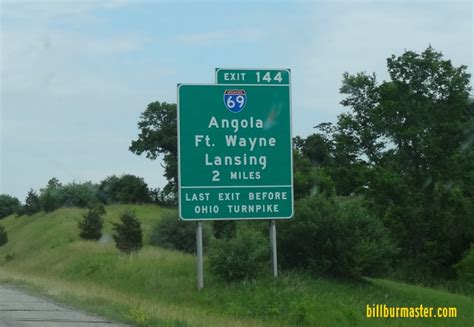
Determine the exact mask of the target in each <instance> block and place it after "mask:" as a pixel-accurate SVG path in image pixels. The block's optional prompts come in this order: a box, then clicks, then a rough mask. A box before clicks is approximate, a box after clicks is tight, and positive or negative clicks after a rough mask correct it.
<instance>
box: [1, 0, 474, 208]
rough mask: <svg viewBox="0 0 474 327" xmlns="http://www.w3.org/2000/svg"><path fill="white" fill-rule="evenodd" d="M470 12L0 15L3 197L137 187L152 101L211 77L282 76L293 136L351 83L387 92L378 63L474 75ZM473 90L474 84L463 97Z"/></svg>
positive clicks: (150, 7) (445, 7) (124, 4)
mask: <svg viewBox="0 0 474 327" xmlns="http://www.w3.org/2000/svg"><path fill="white" fill-rule="evenodd" d="M473 15H474V6H473V2H472V1H464V2H454V1H446V2H434V1H420V2H414V1H406V2H402V1H377V2H375V1H373V2H372V1H332V2H323V1H313V2H309V1H258V2H257V1H233V2H230V1H225V2H224V1H209V2H201V1H79V0H76V1H47V2H46V1H45V2H42V1H29V2H25V1H18V0H17V1H7V0H3V1H1V13H0V18H1V44H0V54H1V85H0V89H1V116H0V118H1V125H0V126H1V127H0V128H1V129H0V136H1V148H0V156H1V157H0V159H1V160H0V165H1V166H0V168H1V169H0V170H1V174H0V193H7V194H10V195H14V196H16V197H18V198H19V199H20V200H21V201H23V200H24V198H25V196H26V193H27V192H28V190H29V188H33V189H35V190H38V189H39V188H41V187H43V186H44V185H46V183H47V181H48V180H49V179H50V178H51V177H53V176H54V177H57V178H59V180H60V181H61V182H63V183H68V182H72V181H76V182H84V181H89V180H90V181H93V182H99V181H100V180H102V179H104V178H105V177H107V176H110V175H112V174H117V175H120V174H123V173H131V174H135V175H138V176H141V177H144V178H145V181H146V182H147V183H148V184H149V186H151V187H163V186H164V185H165V183H166V180H165V179H164V177H163V176H162V174H163V169H162V168H161V165H160V162H159V161H151V160H149V159H146V158H145V157H144V156H141V157H140V156H136V155H134V154H132V153H131V152H130V151H128V147H129V145H130V142H131V140H133V139H136V137H137V133H138V128H137V122H138V120H139V116H140V113H142V112H143V111H144V110H145V108H146V106H147V104H148V103H150V102H152V101H157V100H158V101H166V102H172V103H175V102H176V84H177V83H214V69H215V68H216V67H242V68H245V67H249V68H257V67H263V68H290V69H291V72H292V99H293V103H292V107H293V133H294V135H301V136H307V135H309V134H310V133H312V132H313V131H314V129H313V126H315V125H317V124H318V123H321V122H325V121H331V122H334V121H336V119H337V115H338V114H340V113H341V111H342V110H343V108H341V106H340V105H339V101H340V100H341V96H340V95H339V93H338V90H339V87H340V84H341V76H342V74H343V73H344V72H345V71H348V72H350V73H356V72H359V71H366V72H370V73H371V72H375V73H376V74H377V76H378V79H379V80H384V79H386V78H387V73H386V58H387V57H389V56H390V55H391V54H396V55H399V54H401V53H403V51H404V50H405V49H406V50H414V51H417V52H420V51H422V50H424V49H425V48H426V47H427V46H428V45H430V44H431V45H432V46H433V47H434V48H435V49H436V50H438V51H441V52H442V53H443V54H444V55H445V57H446V58H449V59H451V60H452V61H453V63H454V64H455V65H456V66H458V65H461V64H464V65H468V66H469V71H470V72H471V73H472V64H473V57H474V55H473V54H474V50H473V29H474V27H473ZM471 84H472V83H471Z"/></svg>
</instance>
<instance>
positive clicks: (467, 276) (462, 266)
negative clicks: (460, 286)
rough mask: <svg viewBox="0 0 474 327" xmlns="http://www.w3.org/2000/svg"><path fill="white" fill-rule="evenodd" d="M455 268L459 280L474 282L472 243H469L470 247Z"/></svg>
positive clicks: (473, 250) (473, 249) (473, 246)
mask: <svg viewBox="0 0 474 327" xmlns="http://www.w3.org/2000/svg"><path fill="white" fill-rule="evenodd" d="M455 269H456V273H457V275H458V279H459V280H461V281H464V282H468V283H472V284H474V245H471V249H470V250H469V251H468V252H467V254H466V255H465V256H464V258H463V259H462V260H461V261H460V262H459V263H458V264H457V265H456V266H455Z"/></svg>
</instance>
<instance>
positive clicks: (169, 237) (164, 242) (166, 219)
mask: <svg viewBox="0 0 474 327" xmlns="http://www.w3.org/2000/svg"><path fill="white" fill-rule="evenodd" d="M210 234H211V231H210V229H209V225H207V224H203V230H202V243H203V247H204V248H206V247H207V244H208V242H209V238H210ZM150 243H151V244H152V245H155V246H161V247H164V248H167V249H173V250H179V251H184V252H188V253H195V252H196V223H193V222H186V221H181V220H180V219H179V217H178V212H177V211H166V212H165V213H164V214H163V217H162V218H161V220H160V221H159V222H158V223H157V224H156V225H155V227H154V228H153V231H152V233H151V237H150Z"/></svg>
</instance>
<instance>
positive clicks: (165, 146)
mask: <svg viewBox="0 0 474 327" xmlns="http://www.w3.org/2000/svg"><path fill="white" fill-rule="evenodd" d="M138 127H139V129H140V133H139V135H138V139H137V140H134V141H132V144H131V146H130V147H129V150H130V151H132V152H133V153H135V154H137V155H141V154H143V153H145V154H146V157H147V158H149V159H152V160H155V159H156V158H158V156H159V155H160V154H162V155H163V162H164V168H165V174H164V176H165V177H166V179H167V180H168V184H167V185H166V186H165V188H164V191H165V192H166V193H168V194H173V195H175V194H176V193H177V187H178V186H177V185H178V160H177V156H178V145H177V144H178V142H177V122H176V104H172V103H166V102H161V103H160V102H158V101H156V102H152V103H150V104H149V105H148V107H147V108H146V110H145V111H144V112H143V113H142V114H141V116H140V121H139V122H138Z"/></svg>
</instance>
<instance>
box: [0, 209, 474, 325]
mask: <svg viewBox="0 0 474 327" xmlns="http://www.w3.org/2000/svg"><path fill="white" fill-rule="evenodd" d="M127 211H134V212H135V213H136V216H137V217H138V219H139V220H140V221H141V224H142V228H143V231H144V247H143V248H142V249H141V250H140V251H138V252H136V253H132V254H131V255H127V254H123V253H122V252H120V251H119V250H118V249H116V247H115V244H114V241H113V239H112V234H113V224H114V223H118V222H119V221H120V215H121V214H122V213H123V212H127ZM85 212H87V211H86V209H78V208H63V209H59V210H56V211H54V212H51V213H38V214H35V215H33V216H31V217H27V216H22V217H18V218H16V217H14V216H9V217H7V218H6V219H4V220H3V224H4V225H5V227H6V228H7V229H8V230H9V231H10V232H9V237H10V238H9V242H8V243H7V244H6V245H4V246H2V247H0V279H1V280H2V281H7V282H10V283H14V284H21V285H23V286H26V287H31V288H32V289H33V290H35V291H38V292H41V293H43V294H48V295H50V296H52V297H53V298H55V299H57V300H59V301H61V302H63V301H65V302H67V303H69V304H71V305H74V306H79V307H81V308H83V309H85V310H89V311H91V312H95V313H98V314H101V315H105V316H107V317H109V318H111V319H116V320H119V321H124V322H127V323H131V324H135V325H138V326H224V325H225V326H295V325H301V326H314V325H318V326H334V325H335V324H336V325H338V326H350V325H353V324H361V325H364V326H365V325H367V326H379V325H380V320H378V319H373V320H371V319H366V318H364V313H365V311H364V310H365V307H366V305H367V304H369V305H370V304H373V303H384V304H387V305H403V306H408V305H415V306H419V305H420V304H423V305H425V306H455V307H457V309H458V313H459V315H458V317H457V318H451V319H447V318H446V319H416V320H413V319H410V320H400V319H391V320H389V319H384V321H383V323H384V324H386V325H388V326H406V325H410V326H433V325H434V326H445V325H446V324H448V325H450V326H465V325H468V324H469V323H470V322H472V320H473V319H474V297H473V296H472V295H467V294H468V289H464V290H460V292H461V293H457V294H456V293H450V292H448V291H447V290H446V289H443V288H441V289H438V290H434V289H429V288H423V287H421V286H411V285H407V284H403V283H399V282H392V281H388V280H382V279H367V278H364V279H362V280H360V281H358V282H354V281H349V280H343V279H342V280H341V279H333V278H327V277H325V278H323V277H317V276H315V275H313V274H310V273H308V272H304V271H302V270H299V271H298V270H287V271H284V272H283V273H282V275H281V276H280V277H279V278H278V279H277V280H273V278H271V277H270V276H271V272H270V265H264V266H263V267H261V269H262V270H261V274H260V275H259V276H258V278H256V279H246V280H243V281H234V282H226V281H225V279H223V278H222V277H220V276H219V274H217V275H216V274H214V273H213V272H212V270H211V269H210V266H209V262H208V261H206V266H205V267H206V273H205V288H204V290H203V291H201V292H199V291H197V289H196V276H195V257H194V255H193V254H188V253H185V252H181V251H177V250H168V249H164V248H161V247H156V246H152V245H150V236H151V235H152V231H153V228H154V226H156V224H157V223H158V222H159V221H160V220H161V219H162V216H163V215H166V214H168V213H169V212H170V209H164V208H161V207H158V206H155V205H112V206H107V207H106V212H107V214H106V215H105V216H104V228H103V236H102V238H101V239H100V240H99V241H97V242H96V241H84V240H81V238H80V237H79V233H78V228H77V224H78V222H79V221H80V220H81V219H83V217H82V215H83V214H84V213H85ZM239 228H240V226H239ZM244 229H246V226H244ZM239 235H240V233H238V236H237V239H242V237H244V238H247V239H250V240H254V239H255V238H257V241H256V242H258V236H255V234H254V235H253V236H250V237H249V236H242V235H240V236H239ZM25 240H28V241H27V242H26V241H25ZM211 243H212V242H211ZM240 246H241V244H240ZM267 251H268V248H267ZM245 255H247V256H248V254H245ZM7 257H10V258H13V259H7ZM265 260H266V262H268V258H266V259H265ZM217 267H220V266H217ZM238 268H239V267H237V269H238ZM462 292H464V293H465V294H462Z"/></svg>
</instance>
